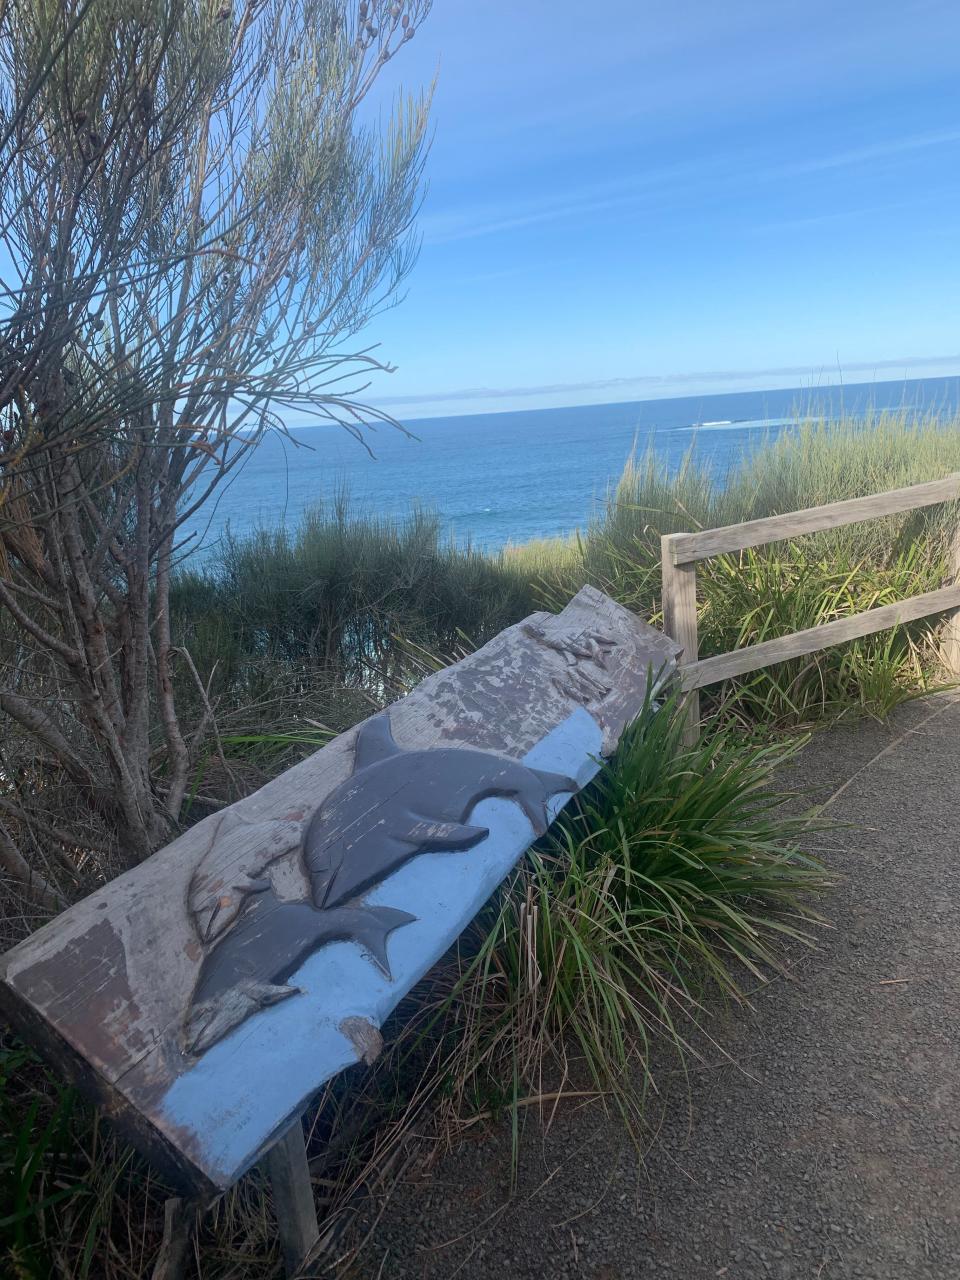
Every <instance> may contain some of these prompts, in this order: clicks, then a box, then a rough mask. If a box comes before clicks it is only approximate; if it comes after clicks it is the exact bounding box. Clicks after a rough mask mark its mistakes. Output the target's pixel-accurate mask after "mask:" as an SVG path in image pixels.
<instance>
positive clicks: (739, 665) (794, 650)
mask: <svg viewBox="0 0 960 1280" xmlns="http://www.w3.org/2000/svg"><path fill="white" fill-rule="evenodd" d="M958 606H960V586H952V587H942V588H941V589H940V590H939V591H928V592H927V593H926V594H925V595H921V596H912V597H911V598H910V599H909V600H901V601H899V602H898V603H897V604H886V605H882V606H881V607H880V608H879V609H868V610H867V611H866V613H857V614H854V616H853V617H851V618H838V619H837V620H836V621H835V622H825V623H823V624H822V626H819V627H808V628H807V630H806V631H795V632H793V634H792V635H789V636H781V637H780V638H778V639H776V640H764V641H763V642H762V643H761V644H754V645H750V646H749V647H748V648H746V649H735V650H733V652H731V653H720V654H717V655H716V657H713V658H701V659H700V661H699V662H695V663H694V664H693V665H692V666H689V667H684V668H682V671H681V679H682V681H683V684H684V687H685V688H689V689H702V688H704V686H705V685H710V684H716V683H717V682H718V681H719V680H728V679H730V678H731V677H733V676H742V675H746V673H747V672H748V671H758V670H759V669H760V668H761V667H769V666H771V665H772V664H773V663H775V662H786V661H788V659H790V658H800V657H803V656H804V654H807V653H816V652H817V651H818V650H819V649H828V648H829V647H830V646H831V645H835V644H843V643H844V641H846V640H857V639H859V638H860V637H861V636H869V635H873V634H874V633H875V632H877V631H885V630H887V628H888V627H895V626H898V625H900V624H901V623H904V622H915V621H916V620H917V619H918V618H926V617H929V616H931V615H932V614H935V613H942V612H943V611H944V610H945V609H953V608H956V607H958Z"/></svg>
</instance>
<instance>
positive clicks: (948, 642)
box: [940, 516, 960, 676]
mask: <svg viewBox="0 0 960 1280" xmlns="http://www.w3.org/2000/svg"><path fill="white" fill-rule="evenodd" d="M945 585H947V586H960V516H958V520H957V525H956V527H955V529H954V532H953V540H952V541H951V543H950V559H949V560H948V562H947V582H946V584H945ZM940 643H941V653H942V658H943V665H944V666H945V667H946V669H947V670H948V671H949V672H950V674H951V675H952V676H960V609H952V610H951V611H950V613H948V614H947V616H946V620H945V621H944V624H943V631H942V633H941V639H940Z"/></svg>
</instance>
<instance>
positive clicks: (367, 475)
mask: <svg viewBox="0 0 960 1280" xmlns="http://www.w3.org/2000/svg"><path fill="white" fill-rule="evenodd" d="M901 408H907V409H911V410H916V411H917V412H918V413H920V414H923V415H933V414H943V415H946V414H954V413H956V412H957V411H958V409H960V377H950V378H923V379H911V380H909V381H901V382H874V383H869V384H858V385H852V386H846V387H823V388H802V389H795V390H787V391H743V392H733V393H730V394H727V395H713V396H688V397H684V398H682V399H669V400H638V401H631V402H628V403H625V404H596V405H579V406H576V407H572V408H569V409H533V410H525V411H523V412H518V413H481V414H470V415H465V416H461V417H453V418H425V419H420V420H419V421H415V422H408V423H406V424H405V425H406V426H407V428H408V429H409V430H410V431H411V432H413V433H414V437H415V438H408V437H406V436H404V435H403V434H401V433H400V432H399V431H397V430H396V429H394V428H390V427H383V426H380V427H378V429H377V430H376V431H371V432H370V433H369V434H368V436H367V439H368V442H369V445H370V449H371V450H372V455H373V456H371V454H369V453H367V452H366V451H365V450H364V448H363V447H362V446H361V445H360V444H358V443H357V441H356V440H354V439H352V438H351V437H350V436H348V435H347V434H346V433H345V432H344V431H343V430H341V429H339V428H336V427H332V426H327V425H322V426H314V427H298V428H295V429H293V430H291V432H290V437H291V438H290V439H285V438H283V437H282V436H280V435H270V436H268V437H266V438H265V439H264V440H263V442H262V443H261V444H260V445H259V446H258V447H257V448H256V450H254V451H253V452H252V453H251V455H250V457H249V458H248V460H247V461H246V463H245V464H244V466H243V468H242V470H240V471H239V472H238V473H237V474H236V475H235V476H234V477H233V478H232V479H231V480H230V482H229V483H228V484H227V485H225V486H224V487H223V488H222V489H221V491H220V493H219V498H218V500H216V501H215V502H213V503H211V504H210V507H209V508H208V509H206V510H205V511H204V512H203V513H202V515H203V519H202V520H201V519H200V518H199V517H196V518H195V519H194V520H193V521H191V523H190V525H188V526H187V528H186V530H185V532H187V533H192V534H194V537H193V538H192V539H191V541H190V543H188V545H190V546H193V547H196V546H197V545H198V544H199V545H200V546H201V547H202V551H201V554H207V553H210V552H212V551H214V550H215V548H216V545H217V542H218V539H219V538H220V537H221V536H222V535H223V533H224V532H225V531H226V530H227V529H228V528H229V529H230V530H231V531H232V532H233V533H235V534H244V533H248V532H250V531H251V530H253V529H254V528H256V527H258V526H259V527H266V528H276V527H277V526H279V525H282V524H286V525H287V526H288V527H290V528H293V527H295V526H296V524H297V522H298V520H299V518H300V516H301V514H302V513H303V511H304V510H305V509H306V508H308V507H310V506H313V505H315V504H317V503H330V502H331V501H333V499H334V498H335V496H336V494H337V493H338V492H340V491H346V492H347V494H348V495H349V498H350V503H351V506H352V507H353V508H355V509H357V510H360V511H365V512H368V513H371V514H374V513H375V514H377V515H381V516H387V517H390V518H402V517H404V516H405V515H408V514H409V513H410V511H411V510H412V509H413V508H414V507H415V506H421V507H424V508H426V509H428V510H430V511H433V512H436V513H437V514H438V515H439V517H440V519H441V520H442V522H443V527H444V529H445V531H446V532H447V533H448V534H449V535H450V536H451V537H453V538H455V539H456V540H457V541H458V542H460V543H466V542H471V543H472V544H473V545H474V546H478V547H483V548H486V549H489V550H494V549H496V548H498V547H502V546H503V545H504V544H505V543H508V542H523V541H527V540H528V539H530V538H541V537H550V536H553V535H556V534H565V533H570V532H572V531H573V530H574V529H576V528H578V527H583V526H584V525H585V524H586V523H587V522H588V521H589V519H590V517H591V515H592V514H593V513H594V511H595V510H596V509H597V506H598V503H600V502H602V500H603V498H604V496H605V494H606V493H607V492H608V490H609V488H610V487H611V486H612V485H613V484H614V483H615V482H616V479H617V477H618V476H619V474H620V472H621V471H622V469H623V465H624V463H625V462H626V460H627V458H628V457H629V455H630V453H631V451H632V450H633V449H634V448H638V449H641V450H642V449H644V448H646V447H647V446H648V445H650V444H652V446H653V447H654V448H655V449H656V450H657V452H658V453H660V454H661V455H662V457H663V459H664V460H665V462H666V464H667V465H668V466H670V467H676V466H677V465H679V463H680V460H681V459H682V458H683V456H684V454H685V453H686V452H687V450H688V449H689V448H690V447H691V445H692V446H693V449H694V453H695V456H696V457H697V458H698V459H699V460H701V461H702V462H703V463H704V464H705V465H707V466H709V467H710V468H711V469H712V470H713V471H714V472H715V473H716V474H717V475H722V474H723V473H724V472H725V471H726V470H727V469H728V468H729V467H730V466H731V465H732V464H735V463H736V462H737V461H738V460H739V459H740V458H741V457H743V455H744V454H746V453H748V452H749V451H751V450H752V449H755V448H757V447H758V445H761V444H762V443H763V442H764V441H766V440H769V439H772V438H775V437H776V436H777V435H779V434H780V433H781V432H783V431H789V430H792V429H794V426H795V423H796V421H797V417H798V415H800V416H804V415H806V416H813V417H818V418H819V417H823V418H827V419H836V418H837V417H839V416H840V415H841V414H844V415H847V416H854V417H858V416H862V415H867V414H869V413H871V412H876V411H881V410H897V409H901Z"/></svg>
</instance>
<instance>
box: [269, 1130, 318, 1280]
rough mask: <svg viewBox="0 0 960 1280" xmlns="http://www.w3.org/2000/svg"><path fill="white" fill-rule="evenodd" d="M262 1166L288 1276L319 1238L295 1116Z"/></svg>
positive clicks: (301, 1132) (300, 1135)
mask: <svg viewBox="0 0 960 1280" xmlns="http://www.w3.org/2000/svg"><path fill="white" fill-rule="evenodd" d="M264 1163H265V1166H266V1171H267V1176H268V1177H269V1179H270V1185H271V1187H272V1188H273V1203H274V1207H275V1209H276V1214H277V1226H278V1227H279V1229H280V1247H281V1249H282V1250H283V1265H284V1267H285V1269H286V1272H287V1275H288V1276H292V1275H295V1274H296V1271H297V1269H298V1267H299V1266H300V1265H301V1264H302V1263H303V1261H304V1259H305V1258H306V1256H307V1254H308V1253H309V1252H310V1250H311V1249H312V1247H313V1246H314V1245H315V1244H316V1242H317V1240H318V1239H319V1238H320V1229H319V1227H318V1226H317V1210H316V1206H315V1204H314V1202H313V1187H312V1185H311V1182H310V1170H309V1168H308V1167H307V1149H306V1145H305V1144H304V1141H303V1121H302V1120H301V1119H300V1118H299V1116H298V1117H297V1120H296V1123H295V1124H293V1125H291V1127H290V1128H289V1129H288V1130H287V1132H286V1133H285V1134H284V1135H283V1137H282V1138H280V1139H278V1141H277V1142H275V1143H274V1145H273V1146H272V1147H271V1148H270V1150H269V1151H268V1152H267V1154H266V1157H265V1162H264Z"/></svg>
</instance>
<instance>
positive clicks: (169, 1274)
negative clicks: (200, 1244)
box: [152, 1196, 198, 1280]
mask: <svg viewBox="0 0 960 1280" xmlns="http://www.w3.org/2000/svg"><path fill="white" fill-rule="evenodd" d="M197 1208H198V1206H197V1202H196V1201H195V1200H181V1199H180V1198H179V1197H178V1196H174V1197H173V1198H172V1199H170V1200H167V1201H166V1202H165V1204H164V1206H163V1240H162V1241H161V1242H160V1252H159V1253H158V1254H157V1260H156V1263H155V1264H154V1268H153V1274H152V1280H183V1277H184V1274H185V1268H186V1264H187V1253H188V1251H189V1249H190V1237H191V1236H192V1235H193V1228H194V1224H195V1223H196V1220H197Z"/></svg>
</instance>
